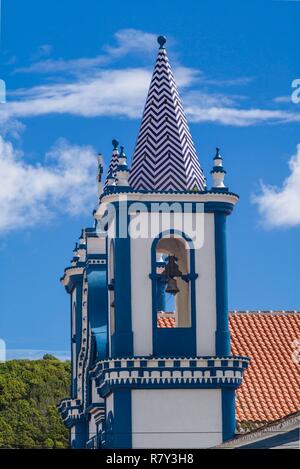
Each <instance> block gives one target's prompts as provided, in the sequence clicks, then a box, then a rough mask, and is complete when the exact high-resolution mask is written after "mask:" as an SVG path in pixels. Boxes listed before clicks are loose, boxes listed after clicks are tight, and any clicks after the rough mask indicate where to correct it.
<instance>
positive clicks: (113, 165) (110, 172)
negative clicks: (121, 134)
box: [104, 139, 119, 188]
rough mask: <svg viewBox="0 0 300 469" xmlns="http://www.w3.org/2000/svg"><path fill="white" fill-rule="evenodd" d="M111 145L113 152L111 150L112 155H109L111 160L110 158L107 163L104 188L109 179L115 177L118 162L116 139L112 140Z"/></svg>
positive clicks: (117, 143)
mask: <svg viewBox="0 0 300 469" xmlns="http://www.w3.org/2000/svg"><path fill="white" fill-rule="evenodd" d="M112 145H113V152H112V155H111V160H110V163H109V167H108V171H107V177H106V180H105V184H104V188H106V187H107V185H108V183H109V180H110V181H111V180H112V179H113V178H115V176H116V171H117V167H118V163H119V150H118V146H119V142H118V141H117V140H116V139H114V140H113V141H112Z"/></svg>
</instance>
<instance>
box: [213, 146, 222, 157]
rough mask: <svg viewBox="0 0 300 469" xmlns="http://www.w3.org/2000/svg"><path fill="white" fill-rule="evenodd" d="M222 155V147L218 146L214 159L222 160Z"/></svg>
mask: <svg viewBox="0 0 300 469" xmlns="http://www.w3.org/2000/svg"><path fill="white" fill-rule="evenodd" d="M221 159H222V156H221V155H220V148H219V147H216V155H215V157H214V160H221Z"/></svg>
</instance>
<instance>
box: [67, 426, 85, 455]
mask: <svg viewBox="0 0 300 469" xmlns="http://www.w3.org/2000/svg"><path fill="white" fill-rule="evenodd" d="M74 426H75V438H74V439H72V440H71V444H70V446H71V448H73V449H84V448H85V445H86V442H87V422H85V421H80V422H77V423H75V425H74Z"/></svg>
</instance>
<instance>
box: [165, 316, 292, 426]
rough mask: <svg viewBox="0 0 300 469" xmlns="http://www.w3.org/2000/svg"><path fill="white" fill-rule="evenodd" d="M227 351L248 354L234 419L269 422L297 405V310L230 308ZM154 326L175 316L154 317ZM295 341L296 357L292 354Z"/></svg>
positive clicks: (167, 323)
mask: <svg viewBox="0 0 300 469" xmlns="http://www.w3.org/2000/svg"><path fill="white" fill-rule="evenodd" d="M229 324H230V334H231V351H232V353H233V354H234V355H245V356H248V357H250V358H251V362H250V366H249V368H248V370H247V371H246V372H245V375H244V382H243V385H242V386H241V387H240V388H239V389H238V391H237V396H236V413H237V420H238V421H239V422H242V421H259V422H270V421H273V420H276V419H280V418H282V417H284V416H286V415H288V414H292V413H293V412H297V411H298V410H299V409H300V312H298V311H251V312H250V311H245V312H233V313H231V314H230V319H229ZM158 327H175V319H174V318H172V317H170V316H169V315H168V316H167V317H163V315H160V316H159V317H158ZM295 340H298V341H299V342H298V344H299V360H296V359H295V358H294V359H293V353H294V355H295V342H294V341H295Z"/></svg>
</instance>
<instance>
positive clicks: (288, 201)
mask: <svg viewBox="0 0 300 469" xmlns="http://www.w3.org/2000/svg"><path fill="white" fill-rule="evenodd" d="M289 168H290V175H289V176H288V177H287V178H286V179H285V180H284V181H283V184H282V186H281V187H274V186H270V185H265V184H262V188H261V193H260V194H259V195H255V196H254V197H253V201H254V203H256V204H257V205H258V209H259V212H260V214H261V216H262V220H263V223H264V224H265V226H267V227H269V228H279V227H292V226H297V225H300V144H298V145H297V151H296V154H295V155H294V156H292V157H291V159H290V161H289Z"/></svg>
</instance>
